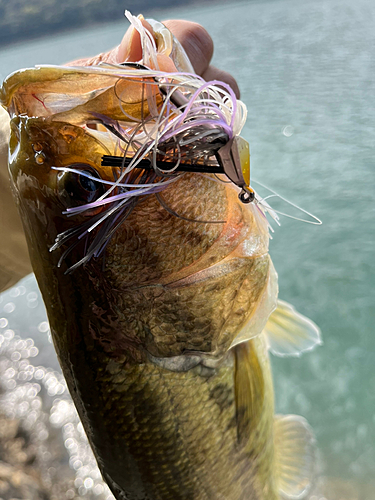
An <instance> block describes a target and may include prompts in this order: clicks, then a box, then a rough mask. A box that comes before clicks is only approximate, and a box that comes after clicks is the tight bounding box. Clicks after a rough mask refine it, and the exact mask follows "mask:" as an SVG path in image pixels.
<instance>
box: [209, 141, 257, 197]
mask: <svg viewBox="0 0 375 500" xmlns="http://www.w3.org/2000/svg"><path fill="white" fill-rule="evenodd" d="M216 158H217V159H218V162H219V164H221V166H222V168H223V170H224V173H225V175H226V176H227V177H228V178H229V179H230V180H231V181H232V182H233V184H235V185H236V186H238V187H239V188H241V192H240V193H239V195H238V196H239V199H240V200H241V201H242V203H250V202H252V201H253V200H254V198H255V193H254V191H253V189H251V187H250V147H249V143H248V142H247V141H245V139H243V138H242V137H239V136H235V137H233V138H232V139H230V140H229V141H228V142H227V144H225V146H223V147H222V148H220V149H219V151H218V152H217V153H216Z"/></svg>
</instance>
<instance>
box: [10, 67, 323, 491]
mask: <svg viewBox="0 0 375 500" xmlns="http://www.w3.org/2000/svg"><path fill="white" fill-rule="evenodd" d="M111 71H112V70H111ZM111 71H110V70H106V69H103V68H99V69H93V70H87V71H85V70H84V69H68V68H39V69H36V70H26V71H23V72H20V73H19V74H15V75H12V76H11V77H9V79H8V80H7V81H6V82H5V84H4V85H3V88H2V94H1V95H2V103H3V105H4V106H6V107H7V109H8V112H9V113H10V115H11V137H10V143H9V167H10V173H11V184H12V189H13V192H14V195H15V199H16V202H17V205H18V208H19V211H20V214H21V218H22V222H23V226H24V230H25V234H26V238H27V242H28V247H29V253H30V258H31V262H32V265H33V269H34V272H35V275H36V277H37V280H38V283H39V286H40V289H41V292H42V295H43V299H44V302H45V305H46V309H47V313H48V317H49V322H50V327H51V332H52V336H53V341H54V345H55V348H56V351H57V354H58V357H59V360H60V364H61V367H62V369H63V373H64V376H65V377H66V380H67V383H68V387H69V390H70V393H71V395H72V398H73V400H74V402H75V404H76V406H77V409H78V412H79V415H80V417H81V420H82V423H83V425H84V428H85V431H86V433H87V436H88V438H89V441H90V443H91V446H92V448H93V451H94V453H95V455H96V457H97V460H98V464H99V467H100V469H101V472H102V474H103V477H104V478H105V480H106V481H107V482H108V484H109V486H110V487H111V489H112V491H113V492H114V494H115V496H116V497H117V498H119V499H128V500H141V499H144V500H146V499H148V500H169V499H171V500H172V499H173V500H192V499H194V500H220V499H221V500H224V499H225V500H242V499H243V500H245V499H246V500H274V499H275V500H276V499H279V498H281V496H280V495H283V496H284V497H286V498H288V497H291V498H303V496H304V495H305V494H306V492H307V491H308V488H309V484H310V480H311V473H312V472H311V471H312V455H313V452H312V448H313V446H312V442H313V438H312V435H311V432H310V430H309V427H308V426H307V424H305V422H304V421H303V420H302V419H300V418H299V417H291V416H289V417H278V418H276V419H275V417H274V406H273V388H272V377H271V370H270V365H269V359H268V349H269V347H270V342H271V344H272V332H273V333H274V334H275V328H274V327H275V323H274V324H272V321H271V323H270V322H268V323H267V320H268V318H269V316H270V314H271V313H272V311H273V310H274V309H275V307H276V305H277V278H276V274H275V271H274V269H273V266H272V262H271V260H270V257H269V255H268V223H267V221H266V218H265V215H264V213H263V212H262V210H261V209H260V208H259V207H258V206H257V205H255V204H249V205H244V204H243V203H241V202H240V200H239V199H238V190H237V189H236V188H235V187H233V185H232V184H225V183H221V182H218V179H217V178H215V177H214V176H213V175H197V174H194V173H187V174H184V175H181V176H177V177H176V178H173V182H170V183H169V184H168V185H165V186H163V190H162V191H161V195H160V196H162V197H160V196H159V194H156V192H148V193H146V195H144V196H139V197H137V198H136V202H133V201H131V202H129V203H128V201H127V198H125V197H126V196H128V195H129V190H125V191H122V192H121V189H120V188H119V187H118V185H116V186H115V188H116V189H117V191H116V189H115V190H114V193H120V194H119V195H121V196H123V198H121V199H120V198H119V199H120V201H119V202H118V199H117V198H112V200H114V201H113V202H112V205H109V207H110V208H109V210H111V207H112V206H115V205H113V204H115V203H117V202H118V203H123V201H121V200H125V202H124V203H125V205H124V207H125V209H126V210H125V212H120V214H124V213H125V215H126V216H124V217H123V218H122V219H120V222H121V223H120V224H117V225H116V224H115V223H117V222H118V219H114V220H112V219H111V218H110V217H111V216H112V213H110V212H105V214H107V218H106V219H103V220H104V222H103V220H102V219H101V217H102V214H103V213H104V212H103V211H102V210H103V206H102V205H101V204H100V203H101V199H102V197H103V194H104V192H103V191H102V190H101V189H102V186H101V183H102V181H106V182H108V183H110V182H113V179H114V177H115V179H116V178H118V177H119V176H120V177H121V175H122V173H121V170H118V169H117V170H116V169H109V168H108V167H102V166H101V158H102V156H103V155H108V154H109V155H111V154H112V155H113V154H114V152H115V151H116V149H118V147H119V146H118V143H117V142H114V141H113V138H111V137H109V135H110V134H109V133H108V132H101V131H100V130H98V129H97V130H94V129H92V128H88V127H87V126H86V124H87V121H88V120H89V119H91V118H92V117H93V116H94V117H98V116H101V117H102V116H103V113H107V115H108V116H109V118H110V119H111V120H118V117H119V116H120V115H121V112H122V113H123V112H124V108H125V112H126V114H127V117H128V118H129V116H131V117H132V119H133V121H135V122H137V120H139V117H144V116H145V115H147V114H150V113H151V114H152V106H153V105H157V106H159V105H160V102H159V101H160V96H157V95H156V93H155V92H154V90H152V91H151V94H152V95H153V96H154V98H155V99H156V101H155V100H154V101H153V100H152V99H153V98H152V95H151V98H150V99H151V100H150V99H149V100H148V101H147V103H148V107H147V108H145V107H142V109H141V108H140V104H139V103H141V102H143V101H142V96H143V97H144V89H143V85H140V84H139V82H137V81H135V82H134V81H131V82H130V83H129V82H126V81H125V83H124V81H123V80H121V79H119V76H118V75H117V74H115V75H114V74H113V71H112V73H111ZM116 71H118V69H117V70H116ZM114 77H116V78H115V83H113V82H114ZM133 79H135V80H136V76H134V78H133ZM121 85H124V89H125V90H126V89H127V90H128V91H129V93H128V94H127V95H128V98H127V100H126V102H125V101H124V100H123V102H122V105H121V106H119V104H118V103H119V102H121V100H120V101H119V99H117V100H116V99H115V97H116V96H117V97H118V95H119V88H122V87H121ZM126 85H128V87H126ZM124 89H123V90H122V91H124V92H125V90H124ZM122 91H121V92H122ZM61 96H65V98H64V99H63V98H62V97H61ZM149 97H150V96H149ZM143 100H144V99H143ZM106 103H107V104H108V103H109V105H108V109H106ZM124 103H125V104H124ZM152 103H154V104H152ZM155 103H156V104H155ZM126 106H128V107H126ZM108 123H109V122H107V126H109V125H108ZM111 123H112V122H111ZM111 126H112V125H111ZM134 134H135V132H134ZM150 134H151V132H150ZM72 165H73V166H74V168H72V167H71V166H72ZM81 172H86V173H87V172H89V173H90V174H89V177H87V176H86V177H85V176H84V175H82V174H81ZM114 172H115V173H114ZM146 174H147V173H144V174H142V175H143V176H146V177H142V178H141V179H145V178H147V179H149V177H147V175H149V174H147V175H146ZM129 175H130V178H131V179H133V180H134V178H135V179H138V184H139V185H142V182H144V181H142V182H140V183H139V174H134V171H133V173H130V174H129ZM132 175H133V177H132ZM90 176H91V177H90ZM116 176H117V177H116ZM95 179H100V181H99V180H95ZM152 182H154V183H155V182H157V179H156V180H155V178H154V177H152V178H151V181H150V183H151V184H152ZM135 187H136V186H135ZM124 193H125V194H124ZM142 193H143V192H142ZM93 200H94V201H93ZM82 204H87V207H88V208H87V210H86V211H85V212H82V213H81V212H79V211H75V209H76V207H79V206H80V205H82ZM116 206H117V205H116ZM165 207H167V209H166V208H165ZM120 208H121V207H120ZM72 209H73V211H71V212H69V210H72ZM67 212H68V213H67ZM114 213H115V212H114ZM68 215H69V216H68ZM116 217H119V216H118V215H116ZM91 220H95V221H96V223H95V224H96V225H95V227H91V226H90V229H87V228H88V227H89V224H90V223H91V222H90V221H91ZM108 220H110V221H112V222H111V224H109V225H108V226H107V225H106V224H107V222H106V221H108ZM114 226H115V229H116V230H115V231H113V232H112V233H108V231H110V230H111V229H112V228H113V227H114ZM77 227H78V228H82V232H75V231H76V228H77ZM101 232H102V233H101ZM108 234H110V237H107V236H108ZM99 237H100V238H102V239H104V241H105V245H104V246H103V245H102V239H100V238H99ZM95 238H99V239H98V241H99V243H96V241H97V240H96V239H95ZM72 241H73V243H72ZM95 245H96V246H95ZM101 245H102V246H101ZM93 246H94V250H95V251H94V250H93V251H92V256H91V258H87V259H86V258H85V257H84V258H82V256H85V255H87V252H89V251H90V248H92V247H93ZM279 311H280V309H279ZM285 311H287V312H288V314H289V313H290V314H289V323H288V325H287V327H285V325H284V327H283V329H284V330H285V328H286V329H288V328H289V327H290V326H291V325H292V327H291V331H292V334H293V328H294V327H295V325H296V321H295V318H296V317H297V316H296V315H295V314H294V312H293V311H292V312H291V310H290V309H288V307H286V309H285V308H284V310H283V312H282V317H283V318H284V319H285V316H286V313H285ZM271 318H272V316H271ZM298 318H299V320H300V323H299V324H298V328H295V330H296V331H295V332H294V339H296V338H297V337H298V335H297V333H300V332H301V331H303V332H304V333H306V331H308V330H309V328H308V327H310V333H311V329H312V330H313V331H314V332H315V333H316V329H315V330H314V327H311V325H312V324H311V323H309V322H308V320H306V321H305V320H304V319H301V317H300V316H299V317H298ZM266 323H267V325H268V330H269V333H267V334H266V333H264V332H263V333H262V331H263V329H264V327H265V325H266ZM301 325H302V326H301ZM306 325H307V326H306ZM284 330H283V331H284ZM296 332H297V333H296ZM275 335H276V336H278V338H280V334H279V332H276V334H275ZM307 335H309V332H308V333H307ZM292 336H293V335H292ZM270 339H271V341H270ZM315 343H316V342H315ZM297 344H298V341H297ZM309 345H311V342H310V344H309ZM305 347H306V346H304V348H305Z"/></svg>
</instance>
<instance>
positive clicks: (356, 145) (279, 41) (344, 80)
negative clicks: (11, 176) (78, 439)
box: [0, 0, 375, 500]
mask: <svg viewBox="0 0 375 500" xmlns="http://www.w3.org/2000/svg"><path fill="white" fill-rule="evenodd" d="M146 14H147V13H146ZM151 14H152V15H153V16H154V17H156V18H159V19H165V18H168V17H179V18H186V19H191V20H195V21H198V22H200V23H202V24H203V25H204V26H205V27H206V28H207V29H208V31H209V32H210V33H211V35H212V37H213V39H214V42H215V55H214V64H215V65H216V66H220V67H221V68H223V69H226V70H228V71H230V72H231V73H232V74H233V75H234V76H235V77H236V78H237V80H238V82H239V85H240V88H241V92H242V95H241V97H242V99H243V101H244V102H245V103H246V104H247V106H248V113H249V114H248V121H247V124H246V126H245V130H244V132H243V136H244V137H246V138H247V139H248V140H249V142H250V144H251V153H252V175H253V177H254V178H255V179H258V180H259V181H262V182H263V183H265V184H267V185H268V186H270V187H272V188H274V189H276V190H277V191H278V192H279V193H280V194H282V195H283V196H286V197H287V198H288V199H290V200H291V201H293V202H295V203H297V204H299V205H301V206H303V207H304V208H305V209H307V210H309V211H311V212H313V213H314V214H316V215H317V216H318V217H319V218H321V219H322V220H323V225H322V226H312V225H308V224H303V223H301V222H296V221H292V220H289V219H283V220H282V225H281V227H280V228H277V229H276V231H275V234H274V238H273V241H272V242H271V255H272V257H273V260H274V263H275V267H276V269H277V271H278V273H279V282H280V296H281V298H283V299H285V300H287V301H289V302H291V303H293V304H295V305H296V307H297V308H298V309H299V310H300V311H301V312H302V313H304V314H306V315H307V316H309V317H311V318H312V319H314V321H316V322H317V323H318V324H319V326H320V327H321V329H322V332H323V338H324V345H323V346H322V347H320V348H318V349H316V350H315V351H314V352H313V353H309V354H306V355H304V356H303V357H301V358H299V359H285V358H284V359H275V358H273V360H272V361H273V366H274V375H275V392H276V402H277V409H278V411H279V412H282V413H298V414H302V415H304V416H305V417H306V418H307V419H308V420H309V422H310V423H311V425H312V427H313V428H314V430H315V433H316V436H317V440H318V445H319V449H320V451H321V456H322V464H323V466H324V473H325V474H327V475H330V476H336V477H341V478H345V479H350V480H353V481H355V482H356V483H358V484H364V483H368V482H370V481H371V480H373V478H374V476H375V448H374V442H375V396H374V392H375V370H374V366H375V364H374V355H375V335H374V325H375V306H374V304H375V294H374V284H375V266H374V264H373V255H374V234H375V210H374V205H373V203H372V201H373V198H374V192H375V173H374V172H375V169H374V167H375V161H374V152H373V151H374V138H375V129H374V119H375V113H374V107H373V100H374V96H375V84H374V76H375V75H374V73H375V72H374V70H375V60H374V57H373V52H374V48H375V29H374V26H375V23H374V18H375V6H374V4H373V2H372V0H357V1H356V2H346V1H345V0H344V1H340V2H339V1H336V0H325V1H323V0H321V1H319V0H317V1H307V2H303V3H302V2H299V1H297V0H278V1H266V2H242V3H233V4H231V5H230V7H225V6H217V7H212V6H210V7H209V8H205V7H204V6H203V7H202V6H197V7H194V8H192V7H190V8H189V9H186V10H183V9H179V10H175V11H173V10H169V11H168V13H166V11H156V12H155V11H153V12H152V13H151ZM126 27H127V23H126V22H125V21H121V22H119V23H117V24H111V25H108V26H100V27H97V28H95V30H94V29H91V30H85V31H83V32H81V33H77V32H71V33H68V34H65V35H59V36H56V37H54V38H48V39H45V40H40V41H35V42H32V43H28V44H22V45H18V46H12V47H9V48H7V49H4V50H2V52H1V53H0V73H1V74H0V76H1V77H5V76H6V75H7V74H8V73H9V72H11V71H13V70H16V69H18V68H20V67H22V66H23V67H25V66H32V65H34V64H36V63H57V64H59V63H63V62H64V61H67V60H70V59H74V58H77V57H81V56H84V55H93V54H95V53H97V52H99V51H103V50H106V49H108V48H110V47H112V46H114V45H116V44H117V43H118V42H119V41H120V40H121V37H122V35H123V33H124V31H125V29H126ZM280 208H281V207H280ZM282 208H283V209H284V210H285V209H286V207H282ZM2 306H3V304H0V307H2ZM17 311H18V309H17ZM17 311H14V314H17ZM38 321H40V320H38ZM371 498H375V494H374V497H371ZM366 500H369V497H368V498H366Z"/></svg>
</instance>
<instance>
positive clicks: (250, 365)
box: [234, 341, 264, 443]
mask: <svg viewBox="0 0 375 500" xmlns="http://www.w3.org/2000/svg"><path fill="white" fill-rule="evenodd" d="M234 352H235V355H236V367H235V394H236V418H237V434H238V440H239V442H241V443H247V442H248V440H249V436H250V435H251V431H252V429H254V428H255V426H256V425H257V423H258V421H259V418H260V415H261V412H262V411H263V400H264V379H263V372H262V368H261V366H260V362H259V359H258V356H257V354H256V351H255V349H254V347H253V345H252V341H249V342H243V343H241V344H238V345H236V346H235V347H234Z"/></svg>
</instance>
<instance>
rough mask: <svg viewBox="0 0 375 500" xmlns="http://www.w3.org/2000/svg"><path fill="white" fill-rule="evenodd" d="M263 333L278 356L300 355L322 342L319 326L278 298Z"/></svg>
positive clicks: (269, 346) (270, 347)
mask: <svg viewBox="0 0 375 500" xmlns="http://www.w3.org/2000/svg"><path fill="white" fill-rule="evenodd" d="M263 333H264V334H265V335H266V338H267V345H268V348H269V350H270V351H271V352H272V354H275V355H276V356H300V355H301V354H302V353H303V352H306V351H310V350H311V349H313V348H314V347H315V346H316V345H320V344H322V340H321V333H320V329H319V328H318V326H317V325H316V324H315V323H314V322H313V321H311V320H310V319H308V318H306V316H303V315H302V314H299V313H298V312H297V311H296V310H295V309H294V307H293V306H292V305H290V304H288V302H284V301H283V300H278V302H277V308H276V309H275V311H274V312H273V313H272V314H271V316H270V317H269V319H268V321H267V324H266V326H265V328H264V330H263Z"/></svg>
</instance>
